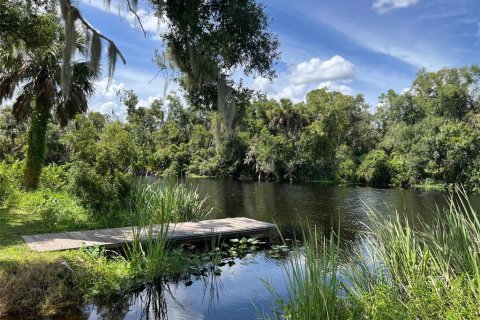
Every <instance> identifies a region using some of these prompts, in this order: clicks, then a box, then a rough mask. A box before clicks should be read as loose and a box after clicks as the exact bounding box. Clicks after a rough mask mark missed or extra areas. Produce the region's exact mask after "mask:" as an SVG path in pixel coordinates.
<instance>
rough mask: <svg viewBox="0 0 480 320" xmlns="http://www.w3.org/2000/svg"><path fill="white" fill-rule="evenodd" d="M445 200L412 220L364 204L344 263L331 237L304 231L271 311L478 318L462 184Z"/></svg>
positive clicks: (479, 259)
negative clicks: (365, 217) (363, 223)
mask: <svg viewBox="0 0 480 320" xmlns="http://www.w3.org/2000/svg"><path fill="white" fill-rule="evenodd" d="M449 203H450V205H449V206H448V207H447V208H446V209H445V210H440V209H438V210H437V214H436V219H435V220H434V222H433V223H432V222H428V223H427V222H426V221H424V220H423V219H422V218H420V217H418V218H417V222H416V223H415V225H412V223H411V222H410V221H409V220H408V219H407V218H404V217H402V216H401V215H400V214H399V213H396V214H395V215H394V216H393V219H392V218H390V217H387V216H385V215H382V214H380V213H378V212H375V211H373V210H370V211H369V218H370V225H371V227H370V230H369V232H367V233H365V234H363V236H362V237H361V240H360V243H361V244H360V245H358V244H357V245H356V248H357V250H356V252H354V253H353V254H351V256H350V257H349V259H347V260H348V261H347V262H346V263H340V261H343V260H342V259H343V256H341V254H340V250H338V248H339V246H338V243H337V245H335V244H334V243H333V242H332V240H330V241H326V240H325V238H324V236H322V237H320V239H322V238H323V239H324V240H321V241H319V236H318V234H317V233H313V234H312V233H308V234H307V237H306V240H305V242H304V243H303V247H301V248H297V249H296V250H295V252H294V254H293V255H294V256H293V259H292V263H291V264H290V265H289V267H288V268H287V269H286V272H287V274H289V275H288V281H287V290H288V296H287V298H288V299H280V300H277V301H278V303H277V306H276V311H275V312H274V315H275V317H276V318H279V319H280V318H281V319H352V320H353V319H479V318H480V305H479V304H478V300H479V298H480V221H479V218H478V215H477V212H475V210H474V209H473V208H472V206H471V205H470V203H469V201H468V197H467V195H466V194H465V193H464V192H463V191H462V190H457V193H455V194H452V195H451V197H450V198H449ZM289 269H291V270H289ZM278 310H280V312H279V311H278ZM267 318H268V317H267Z"/></svg>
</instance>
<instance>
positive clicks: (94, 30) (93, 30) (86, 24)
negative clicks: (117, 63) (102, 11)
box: [65, 0, 127, 64]
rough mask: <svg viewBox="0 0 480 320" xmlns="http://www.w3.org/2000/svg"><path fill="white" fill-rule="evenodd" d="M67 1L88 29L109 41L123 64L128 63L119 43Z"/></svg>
mask: <svg viewBox="0 0 480 320" xmlns="http://www.w3.org/2000/svg"><path fill="white" fill-rule="evenodd" d="M65 3H66V4H67V5H68V6H69V7H70V8H69V9H72V10H75V12H76V17H77V19H79V20H80V21H81V22H82V24H83V25H84V26H85V27H87V29H89V30H90V31H92V32H94V33H96V34H98V36H99V37H100V38H102V39H104V40H105V41H107V42H108V43H110V45H111V46H112V47H113V48H114V49H115V51H116V52H117V54H118V56H119V57H120V59H121V60H122V62H123V64H126V63H127V61H126V60H125V57H124V56H123V54H122V52H121V51H120V50H119V49H118V47H117V45H116V44H115V42H113V40H112V39H110V38H108V37H106V36H104V35H103V34H101V33H100V32H99V31H98V30H97V29H95V28H94V27H93V26H92V25H91V24H90V22H88V21H87V20H85V19H84V18H83V17H82V15H81V14H80V11H79V10H78V9H77V8H76V7H75V6H73V5H72V3H71V1H70V0H65Z"/></svg>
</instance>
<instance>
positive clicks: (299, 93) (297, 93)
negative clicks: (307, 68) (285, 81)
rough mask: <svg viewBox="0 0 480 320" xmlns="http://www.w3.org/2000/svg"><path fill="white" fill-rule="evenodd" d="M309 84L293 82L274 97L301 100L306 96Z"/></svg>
mask: <svg viewBox="0 0 480 320" xmlns="http://www.w3.org/2000/svg"><path fill="white" fill-rule="evenodd" d="M307 90H308V86H307V84H304V83H303V84H291V85H288V86H286V87H283V89H282V90H280V91H279V92H278V93H277V94H275V95H274V98H276V99H281V98H289V99H291V100H292V101H300V100H303V99H304V98H305V95H306V94H307Z"/></svg>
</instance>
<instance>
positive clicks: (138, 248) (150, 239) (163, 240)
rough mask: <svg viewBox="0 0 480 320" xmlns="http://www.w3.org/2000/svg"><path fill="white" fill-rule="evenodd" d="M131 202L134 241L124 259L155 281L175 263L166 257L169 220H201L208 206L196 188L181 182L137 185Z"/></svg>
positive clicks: (208, 209)
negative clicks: (193, 188)
mask: <svg viewBox="0 0 480 320" xmlns="http://www.w3.org/2000/svg"><path fill="white" fill-rule="evenodd" d="M131 201H132V204H131V206H130V214H131V217H132V223H131V225H132V226H133V227H132V234H133V238H134V240H133V242H132V243H131V244H130V245H128V246H127V249H126V251H125V252H126V255H127V259H128V260H129V261H130V263H131V268H132V270H133V272H134V273H135V274H137V276H142V277H144V278H145V279H147V280H154V279H157V278H159V277H161V276H162V275H165V274H167V273H169V272H170V271H171V269H172V268H171V267H172V266H174V265H175V261H173V260H169V257H171V256H172V255H171V250H170V248H169V246H168V234H169V233H170V232H171V228H173V227H172V226H171V223H175V222H184V221H192V220H202V219H204V218H205V217H207V216H208V215H209V214H210V212H211V208H208V207H207V206H206V205H205V199H201V198H200V196H199V194H198V193H197V191H196V190H190V189H188V188H187V187H185V186H184V185H182V184H166V185H160V184H158V183H155V184H150V185H145V184H144V185H137V186H135V187H134V191H133V192H132V198H131Z"/></svg>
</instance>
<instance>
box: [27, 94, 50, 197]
mask: <svg viewBox="0 0 480 320" xmlns="http://www.w3.org/2000/svg"><path fill="white" fill-rule="evenodd" d="M50 107H51V101H50V100H49V99H46V98H44V97H38V98H37V99H36V101H35V102H34V106H33V108H32V115H31V118H30V127H29V128H28V140H27V143H28V147H27V159H26V164H25V171H24V186H25V188H26V189H27V190H35V189H36V188H37V187H38V182H39V179H40V174H41V172H42V168H43V162H44V161H45V154H46V149H47V126H48V121H49V120H50Z"/></svg>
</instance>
